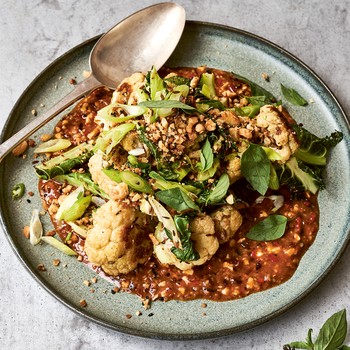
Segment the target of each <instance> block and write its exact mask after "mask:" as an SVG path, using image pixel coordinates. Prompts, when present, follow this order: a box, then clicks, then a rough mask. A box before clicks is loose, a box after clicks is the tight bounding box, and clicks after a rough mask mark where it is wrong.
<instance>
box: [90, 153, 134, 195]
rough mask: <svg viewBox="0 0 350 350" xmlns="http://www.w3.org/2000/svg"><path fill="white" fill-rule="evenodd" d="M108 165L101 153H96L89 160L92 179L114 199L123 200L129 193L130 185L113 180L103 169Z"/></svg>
mask: <svg viewBox="0 0 350 350" xmlns="http://www.w3.org/2000/svg"><path fill="white" fill-rule="evenodd" d="M107 166H108V162H106V161H105V160H104V159H103V155H102V154H100V153H96V154H94V155H93V156H92V157H91V158H90V160H89V170H90V173H91V178H92V180H93V181H94V182H95V183H97V184H98V185H99V187H100V188H101V189H102V190H103V191H105V192H106V193H107V194H108V195H109V196H110V197H111V198H112V199H113V200H122V199H124V198H126V197H127V196H128V194H129V189H128V185H127V184H125V183H124V182H121V183H117V182H115V181H113V180H111V179H110V178H109V177H108V176H107V175H106V174H105V173H103V172H102V169H104V168H106V167H107Z"/></svg>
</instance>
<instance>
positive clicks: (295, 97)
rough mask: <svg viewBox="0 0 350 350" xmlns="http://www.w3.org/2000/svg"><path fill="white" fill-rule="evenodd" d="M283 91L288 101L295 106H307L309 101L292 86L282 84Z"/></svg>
mask: <svg viewBox="0 0 350 350" xmlns="http://www.w3.org/2000/svg"><path fill="white" fill-rule="evenodd" d="M281 91H282V94H283V96H284V97H285V99H286V100H287V101H289V102H290V103H291V104H293V105H295V106H306V105H307V101H306V100H305V99H304V98H303V97H302V96H300V95H299V93H298V92H297V91H295V90H294V89H292V88H287V87H285V86H284V85H283V84H281Z"/></svg>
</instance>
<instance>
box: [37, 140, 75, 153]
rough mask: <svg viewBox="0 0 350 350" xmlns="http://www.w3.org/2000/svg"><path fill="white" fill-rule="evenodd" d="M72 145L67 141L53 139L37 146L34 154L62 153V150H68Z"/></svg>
mask: <svg viewBox="0 0 350 350" xmlns="http://www.w3.org/2000/svg"><path fill="white" fill-rule="evenodd" d="M71 144H72V143H71V142H70V141H69V140H67V139H53V140H49V141H46V142H44V143H42V144H41V145H39V147H37V148H36V149H35V150H34V153H50V152H57V151H62V150H63V149H66V148H68V147H69V146H70V145H71Z"/></svg>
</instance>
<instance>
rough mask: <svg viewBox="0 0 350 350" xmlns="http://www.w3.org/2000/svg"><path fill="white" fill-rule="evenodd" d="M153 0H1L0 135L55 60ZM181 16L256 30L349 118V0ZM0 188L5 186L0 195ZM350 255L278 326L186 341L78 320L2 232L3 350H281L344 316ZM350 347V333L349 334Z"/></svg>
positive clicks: (202, 4)
mask: <svg viewBox="0 0 350 350" xmlns="http://www.w3.org/2000/svg"><path fill="white" fill-rule="evenodd" d="M156 2H157V1H153V0H143V1H132V0H123V1H119V0H114V1H110V0H93V1H86V0H75V1H68V0H62V1H59V0H46V1H45V0H41V1H39V0H27V1H13V0H0V130H1V129H2V127H3V125H4V123H5V120H6V118H7V116H8V114H9V112H10V110H11V108H12V106H13V105H14V103H15V102H16V100H17V99H18V98H19V96H20V94H21V93H22V92H23V90H24V89H25V88H26V86H27V85H28V84H29V83H30V82H31V81H32V79H33V78H35V76H36V75H37V74H38V73H40V71H41V70H42V69H43V68H45V67H46V66H47V65H48V64H49V63H50V62H52V61H53V60H54V59H55V58H57V57H58V56H60V55H61V54H63V53H64V52H66V51H67V50H68V49H70V48H72V47H74V46H75V45H77V44H79V43H80V42H82V41H84V40H85V39H88V38H90V37H93V36H95V35H97V34H100V33H102V32H103V31H105V30H106V29H108V28H109V27H111V26H112V25H114V24H115V23H117V22H118V21H119V20H121V19H122V18H124V17H126V16H127V15H129V14H131V13H133V12H135V11H136V10H138V9H140V8H142V7H145V6H148V5H151V4H153V3H156ZM178 3H180V4H182V5H183V6H184V7H185V9H186V12H187V18H188V19H192V20H202V21H208V22H214V23H220V24H225V25H230V26H234V27H237V28H240V29H243V30H246V31H249V32H252V33H255V34H258V35H260V36H262V37H264V38H266V39H268V40H270V41H272V42H274V43H276V44H278V45H280V46H282V47H283V48H285V49H287V50H288V51H290V52H291V53H293V54H294V55H296V56H298V57H299V58H300V59H301V60H302V61H304V62H305V63H306V64H307V65H309V66H311V67H312V69H313V70H314V71H315V72H316V73H317V74H318V75H319V76H320V77H321V78H322V79H323V80H324V81H325V82H326V84H327V85H328V86H329V87H330V88H331V90H332V91H333V92H334V94H335V95H336V96H337V98H338V100H339V101H340V102H341V104H342V105H343V107H344V109H345V112H346V113H347V114H348V115H349V114H350V98H349V92H350V64H349V59H350V1H349V0H340V1H335V0H322V1H317V0H312V1H306V0H305V1H303V0H289V1H280V0H269V1H253V0H244V1H229V0H220V1H219V0H215V1H214V0H212V1H210V0H201V1H199V0H195V1H190V0H179V1H178ZM0 191H1V189H0ZM349 257H350V249H349V248H348V249H347V250H346V251H345V253H344V255H343V257H342V258H341V259H340V261H339V262H338V263H337V265H336V266H335V268H334V270H333V271H332V272H331V274H330V275H329V276H328V277H327V278H326V279H325V280H324V281H323V282H322V283H321V285H320V286H319V287H318V288H317V289H316V290H315V291H314V292H313V293H312V294H311V295H310V296H308V297H307V298H306V299H304V301H302V302H301V303H300V304H298V305H297V306H295V307H294V308H293V309H291V310H290V311H288V312H286V313H285V314H283V315H282V316H280V317H278V318H277V319H275V320H272V321H270V322H268V323H266V324H264V325H262V326H259V327H258V328H255V329H252V330H250V331H246V332H244V333H240V334H235V335H232V336H230V337H226V338H222V339H215V340H206V341H192V342H169V341H155V340H148V339H142V338H135V337H131V336H126V335H123V334H119V333H117V332H114V331H111V330H108V329H104V328H102V327H100V326H98V325H96V324H94V323H92V322H89V321H87V320H85V319H83V318H80V317H79V316H77V315H76V314H75V313H73V312H72V311H70V310H68V309H67V308H66V307H65V306H63V305H62V304H61V303H60V302H58V301H56V299H54V298H53V297H52V296H51V295H50V294H48V293H47V292H46V291H44V290H43V288H42V287H40V286H39V285H38V284H37V283H36V282H35V281H34V280H33V279H32V277H31V276H30V275H29V273H28V272H27V271H26V269H25V268H24V267H23V266H22V265H21V263H20V262H19V260H18V259H17V258H16V256H15V254H14V252H13V251H12V249H11V247H10V245H9V243H8V242H7V240H6V239H5V237H4V234H3V232H2V229H1V228H0V349H5V350H7V349H11V350H15V349H26V350H30V349H35V350H37V349H65V350H68V349H84V350H85V349H123V350H134V349H152V350H158V349H177V350H180V349H211V350H215V349H221V350H225V349H230V350H232V349H240V350H244V349H259V350H260V349H269V350H270V349H282V347H283V344H285V343H287V342H289V341H293V340H303V339H304V338H305V336H306V332H307V329H308V328H310V327H311V328H314V329H315V330H317V331H318V329H319V328H320V327H321V325H322V323H323V322H324V321H325V320H326V319H327V318H328V317H329V316H330V315H331V314H333V313H334V312H336V311H339V310H340V309H342V308H346V309H347V311H348V312H350V266H349V263H348V261H349ZM348 340H349V342H348V343H350V337H348Z"/></svg>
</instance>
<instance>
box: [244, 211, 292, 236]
mask: <svg viewBox="0 0 350 350" xmlns="http://www.w3.org/2000/svg"><path fill="white" fill-rule="evenodd" d="M286 225H287V218H286V217H285V216H283V215H277V214H276V215H270V216H268V217H267V218H265V219H264V220H262V221H260V222H258V223H257V224H256V225H255V226H253V227H252V228H251V229H250V230H249V232H248V233H247V237H248V238H249V239H252V240H254V241H273V240H275V239H278V238H281V237H282V236H283V235H284V232H285V230H286Z"/></svg>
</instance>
